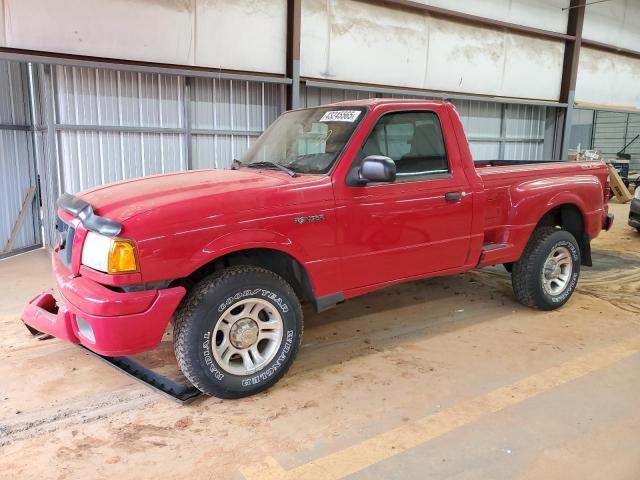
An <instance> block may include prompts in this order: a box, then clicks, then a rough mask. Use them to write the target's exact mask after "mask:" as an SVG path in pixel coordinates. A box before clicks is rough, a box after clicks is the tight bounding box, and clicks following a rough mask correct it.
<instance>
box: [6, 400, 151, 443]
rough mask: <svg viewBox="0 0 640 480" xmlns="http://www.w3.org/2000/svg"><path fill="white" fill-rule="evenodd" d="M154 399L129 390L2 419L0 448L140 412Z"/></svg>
mask: <svg viewBox="0 0 640 480" xmlns="http://www.w3.org/2000/svg"><path fill="white" fill-rule="evenodd" d="M155 399H157V396H156V395H155V394H154V393H153V392H151V391H150V390H147V389H134V390H132V389H130V388H129V389H126V390H118V391H113V392H108V393H101V394H100V395H96V396H93V397H81V398H78V399H76V400H72V401H68V402H66V403H65V404H64V405H62V406H55V407H50V408H43V409H40V410H34V411H29V412H24V413H21V414H20V416H19V417H17V418H12V419H7V418H4V419H2V420H1V423H0V447H4V446H6V445H9V444H11V443H13V442H15V441H18V440H25V439H29V438H33V437H37V436H39V435H42V434H44V433H49V432H53V431H55V430H58V429H60V428H64V427H68V426H71V425H79V424H85V423H89V422H93V421H96V420H99V419H102V418H106V417H109V416H111V415H113V414H115V413H120V412H124V411H127V410H132V409H134V408H140V407H143V406H145V405H146V404H148V403H150V402H152V401H153V400H155Z"/></svg>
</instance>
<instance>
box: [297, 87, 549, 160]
mask: <svg viewBox="0 0 640 480" xmlns="http://www.w3.org/2000/svg"><path fill="white" fill-rule="evenodd" d="M300 96H301V104H302V106H303V107H313V106H317V105H323V104H326V103H333V102H342V101H345V100H359V99H362V98H373V97H379V98H415V97H412V96H411V95H390V94H385V93H376V92H373V91H362V90H345V89H336V88H319V87H306V86H303V87H302V88H301V90H300ZM452 103H453V104H454V105H455V106H456V108H457V109H458V113H459V114H460V118H461V119H462V123H463V124H464V127H465V130H466V133H467V137H468V139H469V146H470V148H471V153H472V154H473V158H474V159H475V160H541V159H542V158H543V149H544V131H545V118H546V108H545V107H543V106H536V105H518V104H507V103H496V102H482V101H476V100H452Z"/></svg>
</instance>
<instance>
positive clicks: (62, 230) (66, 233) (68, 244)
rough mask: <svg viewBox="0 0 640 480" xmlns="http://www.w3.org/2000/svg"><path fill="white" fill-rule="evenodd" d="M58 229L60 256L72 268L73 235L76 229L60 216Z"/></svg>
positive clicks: (57, 221)
mask: <svg viewBox="0 0 640 480" xmlns="http://www.w3.org/2000/svg"><path fill="white" fill-rule="evenodd" d="M56 230H57V231H58V234H59V235H60V250H58V256H59V257H60V260H62V263H64V264H65V265H66V266H67V267H68V268H71V258H72V254H73V236H74V234H75V232H76V231H75V229H74V228H73V227H72V226H71V225H69V224H68V223H65V222H64V221H62V219H61V218H60V217H58V218H57V219H56Z"/></svg>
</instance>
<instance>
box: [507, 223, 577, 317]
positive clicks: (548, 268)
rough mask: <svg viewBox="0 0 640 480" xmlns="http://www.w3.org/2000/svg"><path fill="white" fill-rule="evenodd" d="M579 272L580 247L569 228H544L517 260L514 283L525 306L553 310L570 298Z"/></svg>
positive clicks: (535, 234) (539, 230)
mask: <svg viewBox="0 0 640 480" xmlns="http://www.w3.org/2000/svg"><path fill="white" fill-rule="evenodd" d="M579 275H580V249H579V247H578V242H577V241H576V239H575V237H574V236H573V235H571V233H569V232H567V231H566V230H561V229H558V228H555V227H541V228H539V229H537V230H535V231H534V232H533V235H532V236H531V239H530V240H529V243H528V244H527V246H526V248H525V250H524V253H523V254H522V257H521V258H520V260H518V261H517V262H514V264H513V271H512V273H511V283H512V286H513V292H514V294H515V296H516V299H517V300H518V301H519V302H520V303H522V304H523V305H526V306H528V307H532V308H538V309H540V310H553V309H556V308H559V307H560V306H562V305H564V304H565V303H566V302H567V301H568V300H569V298H570V297H571V295H572V294H573V292H574V290H575V288H576V284H577V282H578V277H579Z"/></svg>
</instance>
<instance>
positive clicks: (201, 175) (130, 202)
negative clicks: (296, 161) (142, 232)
mask: <svg viewBox="0 0 640 480" xmlns="http://www.w3.org/2000/svg"><path fill="white" fill-rule="evenodd" d="M300 178H301V177H297V178H290V177H287V176H286V175H285V174H280V173H278V172H270V171H260V170H249V169H246V168H243V169H241V170H194V171H189V172H180V173H171V174H165V175H156V176H151V177H143V178H137V179H132V180H126V181H123V182H118V183H112V184H108V185H102V186H99V187H96V188H93V189H90V190H86V191H84V192H82V193H80V194H79V196H80V197H81V198H82V199H83V200H85V201H86V202H89V203H90V204H91V206H92V207H93V209H94V211H95V212H96V213H97V214H98V215H100V216H103V217H107V218H111V219H113V220H116V221H118V222H121V223H126V222H127V220H129V219H131V218H133V217H137V216H140V215H143V214H149V213H153V214H160V215H165V218H166V219H167V220H169V219H170V218H171V217H172V215H175V214H176V213H180V215H183V214H185V215H188V214H189V212H194V214H195V212H198V213H199V214H205V213H206V212H214V211H215V212H216V213H221V212H223V211H225V210H226V209H228V208H233V209H234V210H236V211H237V209H244V210H247V209H248V210H250V209H253V208H259V207H260V198H261V195H260V194H261V193H264V192H265V190H271V189H278V187H281V186H283V185H287V184H290V183H292V180H293V181H295V180H299V179H300ZM249 192H250V193H249ZM271 198H272V200H273V197H272V196H271ZM231 205H233V207H231ZM182 219H183V220H184V219H185V218H184V217H182ZM167 223H171V222H167Z"/></svg>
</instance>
